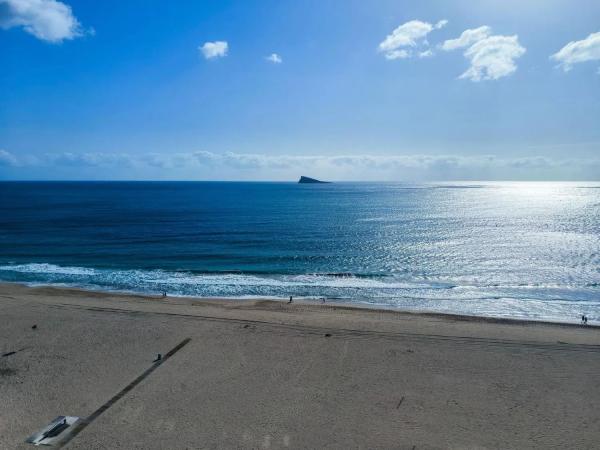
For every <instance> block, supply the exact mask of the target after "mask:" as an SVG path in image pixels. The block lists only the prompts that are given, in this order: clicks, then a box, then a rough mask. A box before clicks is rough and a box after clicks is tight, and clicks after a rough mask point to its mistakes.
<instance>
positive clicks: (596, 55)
mask: <svg viewBox="0 0 600 450" xmlns="http://www.w3.org/2000/svg"><path fill="white" fill-rule="evenodd" d="M550 59H552V60H554V61H556V62H558V65H559V66H560V67H562V68H563V70H564V71H565V72H568V71H570V70H571V69H572V68H573V65H574V64H579V63H582V62H587V61H598V60H600V32H597V33H591V34H590V35H589V36H588V37H586V38H585V39H582V40H580V41H571V42H569V43H568V44H567V45H565V46H564V47H563V48H561V49H560V50H559V51H558V52H556V53H555V54H553V55H552V56H550ZM598 74H599V75H600V68H599V69H598Z"/></svg>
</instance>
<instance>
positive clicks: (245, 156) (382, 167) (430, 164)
mask: <svg viewBox="0 0 600 450" xmlns="http://www.w3.org/2000/svg"><path fill="white" fill-rule="evenodd" d="M48 168H55V169H57V168H58V169H60V171H59V173H58V175H60V174H63V175H62V178H65V179H77V177H78V175H80V174H82V173H85V172H86V170H91V171H93V172H94V173H95V174H97V175H98V176H97V178H102V179H113V178H114V179H128V177H127V174H128V173H131V170H132V169H135V171H136V172H135V173H137V174H143V175H144V174H145V176H142V177H139V176H138V177H129V179H140V178H141V179H150V178H153V179H154V178H155V179H212V180H217V179H222V180H234V179H241V180H251V179H254V180H261V179H262V180H268V179H271V180H282V179H290V180H293V179H295V178H297V176H299V175H300V174H305V175H312V176H316V177H321V178H326V179H332V180H354V181H357V180H370V179H378V180H386V181H393V180H396V181H401V180H501V179H506V180H513V179H515V180H520V179H533V180H535V179H539V180H565V179H572V180H590V181H591V180H594V181H595V180H598V175H597V174H598V173H600V158H593V159H590V158H588V159H584V158H580V159H574V158H567V159H553V158H548V157H543V156H534V157H515V158H502V157H498V156H496V155H483V156H461V155H435V156H434V155H419V154H415V155H387V156H381V155H334V156H317V155H307V156H301V155H268V154H259V153H234V152H226V153H213V152H207V151H197V152H189V153H172V154H169V155H164V154H158V153H142V154H130V153H100V152H95V153H70V152H62V153H45V154H41V155H15V154H13V153H11V152H8V151H6V150H0V179H18V178H31V177H30V176H27V174H28V173H29V174H33V173H36V172H38V171H40V170H41V173H47V172H45V171H46V170H47V169H48ZM53 173H55V172H53ZM55 179H59V178H55Z"/></svg>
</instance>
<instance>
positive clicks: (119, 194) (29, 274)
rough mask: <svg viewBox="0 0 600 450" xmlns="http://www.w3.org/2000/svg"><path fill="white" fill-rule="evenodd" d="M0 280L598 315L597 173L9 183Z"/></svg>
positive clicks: (2, 197)
mask: <svg viewBox="0 0 600 450" xmlns="http://www.w3.org/2000/svg"><path fill="white" fill-rule="evenodd" d="M0 280H2V281H14V282H25V283H30V284H60V285H72V286H79V287H86V288H91V289H103V290H123V291H138V292H148V293H157V292H162V291H167V292H169V293H170V294H172V295H193V296H225V297H256V296H265V297H279V298H281V297H287V296H289V295H294V296H296V297H309V298H318V297H328V298H330V299H332V300H331V301H350V302H361V303H370V304H373V305H380V306H386V307H398V308H402V309H412V310H427V311H440V312H453V313H460V314H473V315H487V316H498V317H515V318H529V319H540V320H542V319H546V320H557V321H577V320H578V317H579V316H580V315H581V314H584V313H585V314H587V315H588V316H589V317H590V320H591V321H598V320H599V319H600V183H454V184H423V185H409V184H401V183H394V184H383V183H382V184H371V183H334V184H326V185H299V184H296V183H205V182H199V183H179V182H173V183H166V182H165V183H163V182H148V183H145V182H144V183H123V182H85V183H83V182H69V183H56V182H53V183H46V182H38V183H29V182H3V183H0Z"/></svg>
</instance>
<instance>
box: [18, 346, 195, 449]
mask: <svg viewBox="0 0 600 450" xmlns="http://www.w3.org/2000/svg"><path fill="white" fill-rule="evenodd" d="M190 340H191V338H187V339H184V340H183V341H181V342H180V343H179V344H177V345H176V346H175V347H173V348H172V349H171V350H169V352H168V353H166V354H165V355H164V356H162V357H160V358H157V359H156V360H155V362H154V364H152V365H151V366H150V367H149V368H148V369H146V370H145V371H144V372H143V373H142V374H141V375H140V376H138V377H137V378H136V379H135V380H133V381H132V382H131V383H129V384H128V385H127V386H125V387H124V388H123V389H122V390H121V391H119V392H118V393H117V394H115V395H114V396H113V397H112V398H111V399H110V400H108V401H107V402H106V403H104V404H103V405H102V406H100V408H98V409H97V410H96V411H94V412H93V413H92V414H90V415H89V416H88V417H87V418H85V419H80V420H77V421H76V422H75V423H73V427H72V428H70V429H69V428H66V429H65V430H64V431H65V432H66V433H65V436H64V437H62V436H60V437H59V436H56V435H54V436H53V437H55V436H56V437H55V439H56V441H55V442H56V444H55V446H56V448H62V447H64V446H65V445H66V444H68V443H69V442H70V441H71V440H72V439H74V438H75V437H76V436H77V435H78V434H79V433H81V432H82V431H83V430H84V429H85V428H86V427H87V426H88V425H89V424H91V423H92V422H93V421H94V420H96V419H97V418H98V417H99V416H100V415H101V414H102V413H103V412H105V411H106V410H107V409H108V408H110V407H111V406H113V405H114V404H115V403H116V402H118V401H119V400H120V399H121V398H123V396H125V394H127V393H128V392H130V391H131V390H132V389H133V388H135V387H136V386H137V385H138V384H140V383H141V382H142V381H143V380H144V379H145V378H146V377H147V376H148V375H150V374H151V373H152V372H154V371H155V370H156V369H157V368H158V367H159V366H160V365H161V364H163V363H164V362H165V361H167V360H168V359H169V358H170V357H171V356H173V355H174V354H175V353H177V352H178V351H179V350H181V349H182V348H183V347H185V346H186V345H187V344H188V343H189V342H190ZM62 418H63V417H62V416H61V417H60V418H57V420H58V419H62ZM66 423H67V422H66V421H65V424H66ZM51 425H53V424H50V426H49V427H47V428H52V427H51ZM54 428H56V426H55V427H54ZM34 436H35V435H34ZM32 437H33V436H32ZM30 439H31V438H30ZM53 441H54V439H53ZM28 442H31V441H30V440H29V439H28ZM31 443H33V442H31ZM39 444H43V443H42V442H39V443H36V445H39ZM53 444H54V442H53Z"/></svg>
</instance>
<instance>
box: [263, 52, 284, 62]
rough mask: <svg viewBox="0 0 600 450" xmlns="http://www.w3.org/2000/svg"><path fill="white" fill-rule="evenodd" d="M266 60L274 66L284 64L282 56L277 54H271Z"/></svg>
mask: <svg viewBox="0 0 600 450" xmlns="http://www.w3.org/2000/svg"><path fill="white" fill-rule="evenodd" d="M265 59H266V60H267V61H269V62H272V63H273V64H281V63H282V62H283V60H282V59H281V56H279V55H278V54H277V53H271V54H270V55H269V56H267V57H266V58H265Z"/></svg>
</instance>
